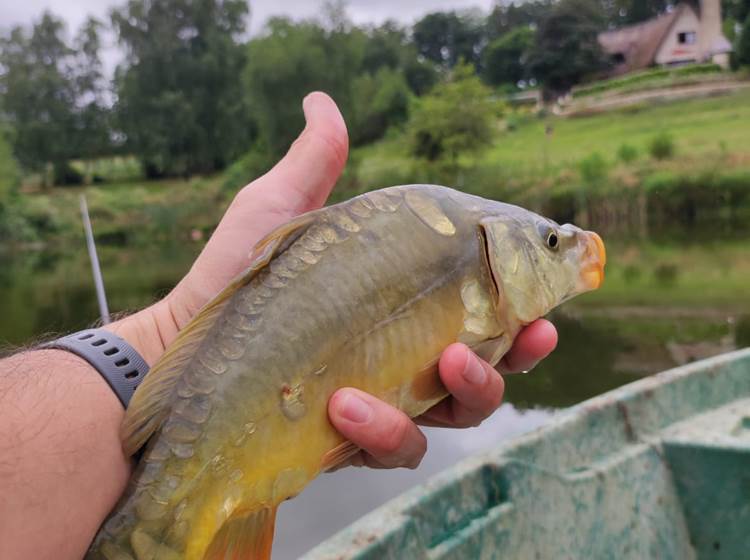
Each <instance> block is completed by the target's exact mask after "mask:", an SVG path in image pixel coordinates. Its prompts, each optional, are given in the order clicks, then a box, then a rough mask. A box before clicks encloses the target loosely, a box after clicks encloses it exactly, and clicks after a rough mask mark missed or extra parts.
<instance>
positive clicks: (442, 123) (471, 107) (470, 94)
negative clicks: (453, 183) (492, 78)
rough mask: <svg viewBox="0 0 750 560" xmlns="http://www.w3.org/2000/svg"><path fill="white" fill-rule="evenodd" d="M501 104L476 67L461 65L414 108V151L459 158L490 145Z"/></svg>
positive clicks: (425, 156) (411, 122)
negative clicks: (478, 73) (494, 98)
mask: <svg viewBox="0 0 750 560" xmlns="http://www.w3.org/2000/svg"><path fill="white" fill-rule="evenodd" d="M500 108H501V105H500V104H499V103H498V102H497V101H493V100H492V97H491V92H490V90H489V88H487V86H485V85H484V84H483V83H482V82H481V81H480V80H479V78H478V77H477V76H476V75H475V74H474V69H473V67H472V66H470V65H466V64H459V65H457V66H456V67H455V68H454V69H453V73H452V76H451V79H450V80H449V81H447V82H444V83H442V84H440V85H438V86H435V88H434V89H433V90H432V92H431V93H430V94H428V95H426V96H424V97H423V98H422V99H421V100H419V103H418V104H417V106H416V109H415V110H414V111H413V113H412V115H411V117H410V119H409V123H408V132H409V139H410V144H411V152H412V154H413V155H414V156H416V157H418V158H423V159H427V160H429V161H435V160H438V159H441V158H444V157H448V158H450V159H452V160H453V161H454V162H455V161H456V160H457V158H458V156H459V155H460V154H462V153H465V152H471V151H475V150H478V149H479V148H481V147H484V146H488V145H489V144H491V143H492V138H493V135H494V131H495V122H496V120H497V118H498V116H499V113H500Z"/></svg>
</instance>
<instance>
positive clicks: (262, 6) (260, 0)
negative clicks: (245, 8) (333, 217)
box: [0, 0, 495, 74]
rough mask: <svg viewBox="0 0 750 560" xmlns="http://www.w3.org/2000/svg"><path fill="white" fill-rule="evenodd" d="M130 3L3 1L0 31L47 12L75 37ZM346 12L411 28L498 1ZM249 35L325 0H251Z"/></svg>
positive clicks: (107, 48) (350, 6)
mask: <svg viewBox="0 0 750 560" xmlns="http://www.w3.org/2000/svg"><path fill="white" fill-rule="evenodd" d="M126 2H127V0H0V31H5V30H8V29H9V28H10V27H12V26H14V25H18V24H22V25H28V24H29V23H31V22H32V21H33V20H34V19H37V18H39V16H40V15H41V14H42V12H43V11H44V10H45V9H48V10H51V11H52V12H53V13H54V14H56V15H58V16H60V17H62V18H63V19H64V20H66V22H67V24H68V33H69V34H72V33H74V32H75V30H76V29H78V27H79V26H80V25H81V23H83V21H84V20H85V19H86V17H87V16H88V15H94V16H96V17H98V18H100V19H102V20H105V21H106V20H107V19H108V14H109V11H110V9H111V8H112V7H113V6H121V5H124V4H125V3H126ZM346 3H347V12H348V14H349V17H350V18H351V19H352V20H353V21H354V22H355V23H358V24H362V23H382V22H383V21H385V20H387V19H395V20H397V21H399V22H401V23H404V24H411V23H413V22H414V21H416V20H417V19H418V18H419V17H421V16H423V15H424V14H426V13H429V12H435V11H440V10H462V9H467V8H480V9H482V10H484V11H485V12H488V11H489V10H490V8H491V7H492V6H493V5H494V3H495V0H349V1H348V2H346ZM249 4H250V8H251V15H250V27H249V30H250V33H251V34H256V33H258V32H259V31H260V30H261V29H262V27H263V23H264V22H265V21H266V20H267V19H268V18H269V17H270V16H275V15H286V16H289V17H292V18H294V19H304V18H309V17H313V16H316V15H318V14H319V13H320V8H321V6H322V5H323V0H320V1H318V0H249ZM102 40H103V42H104V48H103V49H102V53H101V56H102V61H103V62H104V68H105V73H107V74H111V73H112V72H114V68H115V66H116V65H117V63H118V62H119V60H120V51H119V50H118V48H117V46H116V45H115V39H114V37H113V36H112V35H111V34H106V35H105V36H104V37H102Z"/></svg>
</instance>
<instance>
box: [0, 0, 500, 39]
mask: <svg viewBox="0 0 750 560" xmlns="http://www.w3.org/2000/svg"><path fill="white" fill-rule="evenodd" d="M124 3H125V0H120V1H118V0H0V27H2V28H6V29H7V28H8V27H10V26H12V25H15V24H19V23H22V24H25V23H29V22H30V21H31V20H32V19H34V18H37V17H39V15H40V14H41V13H42V11H44V9H49V10H51V11H52V12H54V13H55V14H57V15H59V16H62V17H63V18H64V19H65V20H67V22H68V24H69V26H72V28H77V27H78V26H79V25H80V24H81V22H82V21H83V20H84V19H85V17H86V16H87V15H88V14H93V15H95V16H98V17H100V18H106V16H107V13H108V12H109V10H110V8H111V7H112V6H117V5H122V4H124ZM493 3H494V0H350V1H349V2H347V4H348V12H349V15H350V17H351V18H352V19H353V20H354V21H355V22H356V23H367V22H373V23H380V22H382V21H384V20H386V19H389V18H390V19H396V20H398V21H401V22H403V23H412V22H413V21H414V20H415V19H417V18H419V17H420V16H421V15H424V14H425V13H428V12H432V11H438V10H452V9H464V8H471V7H479V8H482V9H483V10H485V11H489V9H490V7H491V6H492V5H493ZM321 5H322V2H317V1H315V0H312V1H310V0H250V6H251V11H252V15H251V22H250V30H251V32H253V33H256V32H257V31H258V30H259V29H260V28H261V27H262V24H263V22H264V21H265V20H266V19H268V17H269V16H272V15H282V14H283V15H287V16H291V17H293V18H305V17H310V16H314V15H316V14H317V13H319V12H320V6H321Z"/></svg>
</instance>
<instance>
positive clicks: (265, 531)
mask: <svg viewBox="0 0 750 560" xmlns="http://www.w3.org/2000/svg"><path fill="white" fill-rule="evenodd" d="M275 523H276V506H272V507H268V506H267V507H263V508H261V509H256V510H253V511H247V510H241V511H235V512H234V513H233V514H232V515H231V516H230V517H229V519H227V520H226V522H225V523H224V524H223V525H222V526H221V529H219V532H218V533H216V536H214V539H213V541H211V544H210V545H209V547H208V550H207V551H206V554H205V555H204V556H203V560H270V558H271V544H272V543H273V530H274V525H275Z"/></svg>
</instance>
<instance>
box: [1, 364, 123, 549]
mask: <svg viewBox="0 0 750 560" xmlns="http://www.w3.org/2000/svg"><path fill="white" fill-rule="evenodd" d="M122 416H123V408H122V405H121V404H120V402H119V401H118V400H117V397H116V396H115V394H114V393H113V392H112V390H111V389H110V388H109V386H108V385H107V383H106V382H105V381H104V380H103V379H102V378H101V376H100V375H99V373H98V372H97V371H96V370H94V369H93V368H92V367H91V366H90V365H88V364H87V363H86V362H85V361H84V360H82V359H80V358H78V357H76V356H74V355H73V354H70V353H68V352H65V351H62V350H36V351H30V352H23V353H20V354H17V355H15V356H12V357H10V358H7V359H4V360H2V361H0V497H1V499H0V558H4V559H16V558H18V559H26V558H39V559H46V558H56V559H57V558H60V559H65V558H71V559H72V558H80V557H81V556H82V555H83V553H84V552H85V550H86V547H87V546H88V544H89V542H90V541H91V539H92V538H93V535H94V534H95V532H96V530H97V528H98V527H99V525H100V524H101V522H102V520H103V519H104V517H105V516H106V514H107V513H108V512H109V511H110V510H111V509H112V507H113V506H114V504H115V503H116V501H117V499H118V498H119V496H120V494H121V493H122V491H123V489H124V487H125V484H126V482H127V479H128V476H129V474H130V460H129V459H128V458H126V457H125V456H124V454H123V452H122V449H121V446H120V441H119V436H118V431H119V427H120V423H121V422H122Z"/></svg>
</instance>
